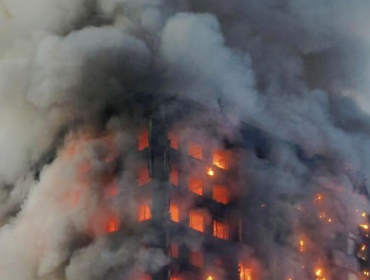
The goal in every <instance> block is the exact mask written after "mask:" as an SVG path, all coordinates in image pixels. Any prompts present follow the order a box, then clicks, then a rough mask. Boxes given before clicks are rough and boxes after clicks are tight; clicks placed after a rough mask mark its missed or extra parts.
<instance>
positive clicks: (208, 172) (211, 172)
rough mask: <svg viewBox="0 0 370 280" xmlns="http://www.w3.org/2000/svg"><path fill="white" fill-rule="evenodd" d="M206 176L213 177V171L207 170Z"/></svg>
mask: <svg viewBox="0 0 370 280" xmlns="http://www.w3.org/2000/svg"><path fill="white" fill-rule="evenodd" d="M207 174H208V175H209V176H213V175H215V172H214V171H213V169H212V168H208V170H207Z"/></svg>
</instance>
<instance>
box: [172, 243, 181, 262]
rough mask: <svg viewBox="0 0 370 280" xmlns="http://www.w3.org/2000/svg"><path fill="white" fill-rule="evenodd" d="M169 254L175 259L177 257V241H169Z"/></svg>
mask: <svg viewBox="0 0 370 280" xmlns="http://www.w3.org/2000/svg"><path fill="white" fill-rule="evenodd" d="M170 255H171V257H173V258H175V259H177V258H178V257H179V245H177V243H171V245H170Z"/></svg>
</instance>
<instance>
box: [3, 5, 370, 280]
mask: <svg viewBox="0 0 370 280" xmlns="http://www.w3.org/2000/svg"><path fill="white" fill-rule="evenodd" d="M369 12H370V4H369V3H367V2H365V1H362V0H353V1H351V3H350V4H349V3H348V1H343V0H330V1H326V2H325V3H323V2H322V1H319V0H313V1H309V2H307V1H303V0H277V1H268V0H260V1H251V0H247V1H245V0H244V1H243V0H230V1H220V0H212V1H209V0H197V1H192V0H48V1H46V0H29V1H22V0H1V2H0V221H1V225H2V227H1V228H0V279H6V280H77V279H79V280H81V279H86V280H87V279H122V277H124V278H125V277H128V275H126V274H125V273H126V268H127V267H126V266H129V264H132V263H139V264H142V263H143V262H144V263H145V264H144V266H148V264H147V263H146V262H147V261H146V260H148V259H156V262H155V263H154V264H152V265H153V266H154V268H150V269H152V270H153V271H155V270H156V269H158V267H161V266H163V265H166V264H167V263H168V259H167V258H166V257H165V256H164V255H162V253H161V252H158V251H153V252H151V251H139V250H138V246H139V244H137V240H136V239H135V238H128V237H127V238H126V239H125V238H123V239H122V240H124V241H123V244H122V246H121V247H120V248H118V249H117V250H116V249H114V250H113V249H112V248H111V247H110V246H109V242H110V241H109V240H106V239H105V238H104V236H103V234H102V232H101V228H102V227H104V226H103V225H102V223H103V220H104V217H101V221H100V220H99V219H98V220H97V221H96V224H95V225H91V224H89V222H88V221H89V220H90V218H91V216H92V215H94V214H96V213H97V212H101V213H105V214H104V215H109V211H110V209H106V208H105V206H104V203H103V202H102V198H101V196H102V195H101V193H99V191H98V190H99V186H100V185H102V184H103V181H104V179H103V178H105V176H108V175H106V174H111V173H112V172H113V171H112V170H113V169H114V167H112V166H111V165H109V164H107V163H106V162H105V161H104V157H106V156H107V155H109V153H110V152H112V151H109V149H107V148H106V144H104V143H105V141H112V142H109V143H113V144H111V147H113V152H115V149H116V152H117V153H118V154H119V155H120V156H117V158H119V161H122V162H123V163H126V165H127V166H130V163H132V162H135V160H137V159H136V158H135V156H133V155H132V154H131V153H130V151H129V148H128V147H129V146H130V144H132V143H134V141H135V139H134V136H133V135H131V134H129V133H126V132H125V131H124V129H122V128H130V129H131V128H132V127H135V125H136V124H129V123H127V120H125V118H124V117H123V116H121V114H120V113H118V114H117V116H116V117H115V118H113V119H110V120H109V121H108V122H107V120H102V119H103V117H102V116H103V115H104V110H105V109H106V108H107V107H108V106H110V105H112V104H114V105H117V104H120V105H122V106H121V107H122V108H125V107H124V100H125V99H126V98H128V97H129V96H132V95H134V94H135V92H137V91H150V90H153V89H154V88H155V91H163V92H164V93H173V94H176V95H178V96H179V97H186V98H190V99H193V100H195V101H197V102H200V103H203V104H206V105H207V106H209V107H211V108H215V109H216V110H219V109H220V108H221V110H222V113H223V114H225V116H226V118H227V120H228V124H229V126H231V127H232V128H234V127H236V126H237V125H238V123H239V122H240V121H243V122H247V123H251V124H253V125H254V126H256V127H259V128H261V129H262V130H264V131H266V132H267V133H268V134H269V135H270V136H271V143H270V144H269V145H265V146H266V147H264V145H262V154H264V155H262V156H261V155H258V154H254V153H251V154H250V155H249V154H248V155H247V156H246V158H247V159H245V160H244V159H242V162H243V166H242V168H241V170H240V171H241V172H242V173H243V175H244V176H243V177H244V179H245V182H244V184H245V194H243V195H245V199H246V201H247V202H248V203H247V204H246V205H247V206H246V207H245V209H243V210H245V215H246V217H247V218H246V220H248V221H249V222H248V225H247V226H246V227H248V228H249V230H247V231H246V233H245V238H246V240H247V241H248V242H247V243H249V244H251V246H250V248H247V249H245V251H246V254H247V255H248V256H249V257H250V258H253V262H258V266H259V267H260V269H261V270H262V271H263V272H261V273H260V275H259V276H260V278H261V279H288V278H289V277H293V278H294V275H300V279H301V280H303V279H310V277H311V276H312V275H309V274H307V275H306V274H304V273H301V270H300V264H301V260H300V259H299V258H300V257H299V252H298V253H297V250H296V248H295V247H294V246H295V245H294V244H296V243H297V240H299V238H300V237H299V236H297V235H300V234H302V232H303V234H304V235H305V236H306V237H305V238H306V239H307V243H308V244H310V245H309V246H311V247H312V248H313V251H314V252H315V257H318V256H322V255H323V254H324V250H325V248H327V247H328V246H329V245H328V244H327V240H329V239H330V236H327V235H328V232H330V231H328V230H327V228H326V227H327V225H324V226H319V224H320V223H319V221H318V219H317V217H318V216H319V215H322V213H319V211H318V210H317V209H316V208H315V207H313V206H312V205H311V204H310V202H312V200H314V199H315V196H316V195H317V193H322V195H323V196H324V197H325V199H326V197H330V202H328V203H327V205H326V206H325V207H327V208H328V209H326V210H325V211H326V212H332V213H335V216H333V217H329V218H328V217H324V218H325V219H333V224H334V225H333V226H334V227H335V228H338V230H339V229H340V230H341V231H344V232H353V231H355V230H357V225H358V224H359V223H360V222H361V218H359V217H357V216H356V215H357V214H356V210H358V211H360V212H361V213H362V212H363V211H369V210H370V209H369V207H368V205H367V204H366V203H365V204H361V203H359V201H358V199H357V198H356V197H352V196H350V195H348V194H349V193H351V191H352V190H353V189H354V188H358V186H362V185H364V184H365V183H366V178H368V177H369V175H370V168H369V166H370V117H369V113H370V106H369V96H368V92H369V88H370V86H369V82H368V73H370V71H369V53H370V40H369V38H370V34H369V30H370V29H369V25H370V20H369V18H368V14H369ZM120 105H119V106H120ZM126 109H127V108H126ZM133 110H134V109H133ZM123 113H124V112H123ZM209 117H211V116H209ZM100 130H105V131H110V132H111V133H112V135H114V137H113V138H114V139H113V140H112V139H111V140H106V139H105V140H104V139H103V138H101V136H96V135H99V133H96V131H100ZM122 130H123V131H124V132H122ZM128 130H129V129H128ZM85 133H86V135H88V136H86V135H85ZM91 135H93V136H91ZM235 137H236V138H237V136H235ZM75 138H77V139H83V140H84V141H82V142H83V144H81V146H78V147H79V148H78V153H77V155H76V156H73V157H72V158H73V159H71V158H68V159H66V157H65V156H64V155H65V154H66V153H67V152H66V151H67V150H68V147H69V145H71V144H70V143H74V140H73V139H75ZM276 139H279V140H276ZM275 140H276V141H275ZM76 141H77V142H78V141H80V140H76ZM287 143H290V144H287ZM298 146H299V149H298V148H297V147H298ZM265 149H266V150H265ZM267 150H269V152H268V153H267ZM298 150H299V151H298ZM323 158H325V160H323V161H321V159H323ZM84 160H88V161H89V162H90V164H91V166H87V167H86V166H85V167H86V168H87V169H86V170H85V172H86V174H85V175H84V176H85V178H79V175H78V174H77V173H76V170H79V168H81V165H82V167H83V166H84V165H83V163H84ZM272 162H273V163H274V164H271V163H272ZM322 162H324V163H322ZM131 171H132V170H129V168H128V171H127V172H123V174H121V175H120V176H119V178H117V181H118V182H117V184H118V185H120V186H124V185H129V184H130V183H131V182H130V176H131V175H130V172H131ZM35 173H37V176H36V177H38V178H36V177H35ZM81 185H86V186H89V187H86V186H85V188H87V189H86V193H85V195H83V196H82V197H83V198H81V199H77V201H76V205H74V207H70V208H68V207H66V200H68V198H70V196H71V195H72V196H73V195H76V193H75V192H76V191H77V189H78V188H81ZM82 189H84V188H82ZM328 189H332V190H340V192H336V193H335V194H333V192H330V191H328ZM124 197H125V195H124V194H120V195H119V196H118V200H119V199H124ZM68 201H71V200H68ZM72 201H73V199H72ZM69 203H70V202H69ZM67 204H68V203H67ZM118 205H119V203H118V201H116V202H113V205H112V207H113V208H117V207H119V206H118ZM127 205H128V209H131V208H132V209H133V208H135V205H134V203H133V202H132V201H130V202H128V203H127ZM128 212H129V211H128ZM118 213H120V215H122V217H125V218H127V217H129V216H130V213H122V210H121V212H120V211H118ZM308 213H310V214H308ZM126 216H127V217H126ZM312 227H315V230H312ZM99 228H100V230H99ZM75 240H78V242H77V244H75V243H76V241H75ZM74 242H75V243H74ZM252 244H253V246H252ZM308 259H309V260H307V261H303V262H304V263H305V264H307V266H310V265H312V266H314V264H312V263H310V260H312V259H313V258H308ZM291 274H292V275H293V276H290V275H291Z"/></svg>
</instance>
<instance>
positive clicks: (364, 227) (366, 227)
mask: <svg viewBox="0 0 370 280" xmlns="http://www.w3.org/2000/svg"><path fill="white" fill-rule="evenodd" d="M360 227H362V228H363V229H365V230H368V229H369V225H368V224H362V225H360Z"/></svg>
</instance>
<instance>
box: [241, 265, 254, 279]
mask: <svg viewBox="0 0 370 280" xmlns="http://www.w3.org/2000/svg"><path fill="white" fill-rule="evenodd" d="M239 279H240V280H252V269H251V268H247V267H245V266H244V265H242V264H239Z"/></svg>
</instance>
